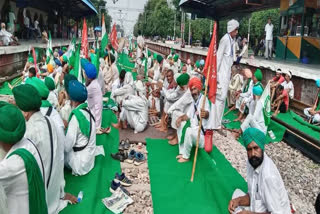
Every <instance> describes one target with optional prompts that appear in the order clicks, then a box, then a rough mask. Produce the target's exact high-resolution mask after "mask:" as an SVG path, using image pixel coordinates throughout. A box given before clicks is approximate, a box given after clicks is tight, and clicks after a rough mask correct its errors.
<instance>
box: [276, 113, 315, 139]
mask: <svg viewBox="0 0 320 214" xmlns="http://www.w3.org/2000/svg"><path fill="white" fill-rule="evenodd" d="M277 118H278V119H280V120H282V121H283V122H285V123H287V124H289V125H290V126H293V127H295V128H296V129H298V130H300V131H302V132H304V133H305V134H307V135H309V136H311V137H313V138H315V139H317V140H319V139H320V132H319V130H317V127H316V126H313V125H310V124H307V122H306V121H303V119H302V118H301V117H299V116H298V115H297V114H295V113H293V112H291V111H288V112H287V113H285V114H283V113H280V114H278V115H277Z"/></svg>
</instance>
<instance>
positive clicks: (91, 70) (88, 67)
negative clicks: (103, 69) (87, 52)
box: [83, 63, 97, 79]
mask: <svg viewBox="0 0 320 214" xmlns="http://www.w3.org/2000/svg"><path fill="white" fill-rule="evenodd" d="M83 69H84V71H85V72H86V75H87V77H88V78H89V79H95V78H96V77H97V69H96V66H94V65H93V64H92V63H87V64H85V65H84V66H83Z"/></svg>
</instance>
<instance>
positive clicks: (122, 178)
mask: <svg viewBox="0 0 320 214" xmlns="http://www.w3.org/2000/svg"><path fill="white" fill-rule="evenodd" d="M114 181H115V182H120V184H121V185H122V186H125V187H129V186H131V185H132V181H131V180H130V179H129V178H127V176H126V175H125V174H124V173H122V174H120V175H119V173H116V176H115V178H114Z"/></svg>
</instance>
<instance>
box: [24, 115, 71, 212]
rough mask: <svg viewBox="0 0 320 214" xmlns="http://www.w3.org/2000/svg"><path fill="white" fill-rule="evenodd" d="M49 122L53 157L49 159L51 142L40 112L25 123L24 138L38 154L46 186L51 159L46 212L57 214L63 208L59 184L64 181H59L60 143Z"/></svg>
mask: <svg viewBox="0 0 320 214" xmlns="http://www.w3.org/2000/svg"><path fill="white" fill-rule="evenodd" d="M49 121H50V124H51V129H52V138H53V157H51V141H50V134H49V128H48V124H47V122H46V120H45V118H44V116H43V115H42V113H41V112H40V111H39V112H36V113H34V114H33V115H32V116H31V117H30V118H29V120H28V121H27V123H26V133H25V137H26V138H29V139H30V140H32V141H33V142H34V143H35V145H36V146H37V148H38V150H39V152H40V155H41V157H42V161H43V165H44V171H45V185H47V181H48V178H49V171H50V164H51V158H53V162H52V163H53V165H52V171H51V178H50V182H49V187H48V189H47V202H48V211H49V213H50V214H51V213H57V212H58V211H59V210H60V208H61V207H63V205H62V204H60V198H63V197H64V192H63V191H61V184H62V183H63V182H64V181H62V180H61V176H60V175H61V168H60V167H61V166H60V161H58V160H60V158H61V154H60V152H59V151H58V150H59V147H58V144H59V143H61V142H58V139H59V138H58V134H57V129H56V126H55V124H54V123H53V122H52V120H51V119H49ZM65 205H66V204H65Z"/></svg>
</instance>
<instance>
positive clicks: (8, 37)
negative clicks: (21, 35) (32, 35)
mask: <svg viewBox="0 0 320 214" xmlns="http://www.w3.org/2000/svg"><path fill="white" fill-rule="evenodd" d="M0 42H1V43H2V44H3V45H4V46H8V45H19V43H18V39H17V38H16V37H14V36H13V35H12V34H11V33H9V32H8V31H7V30H6V24H5V23H1V30H0Z"/></svg>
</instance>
